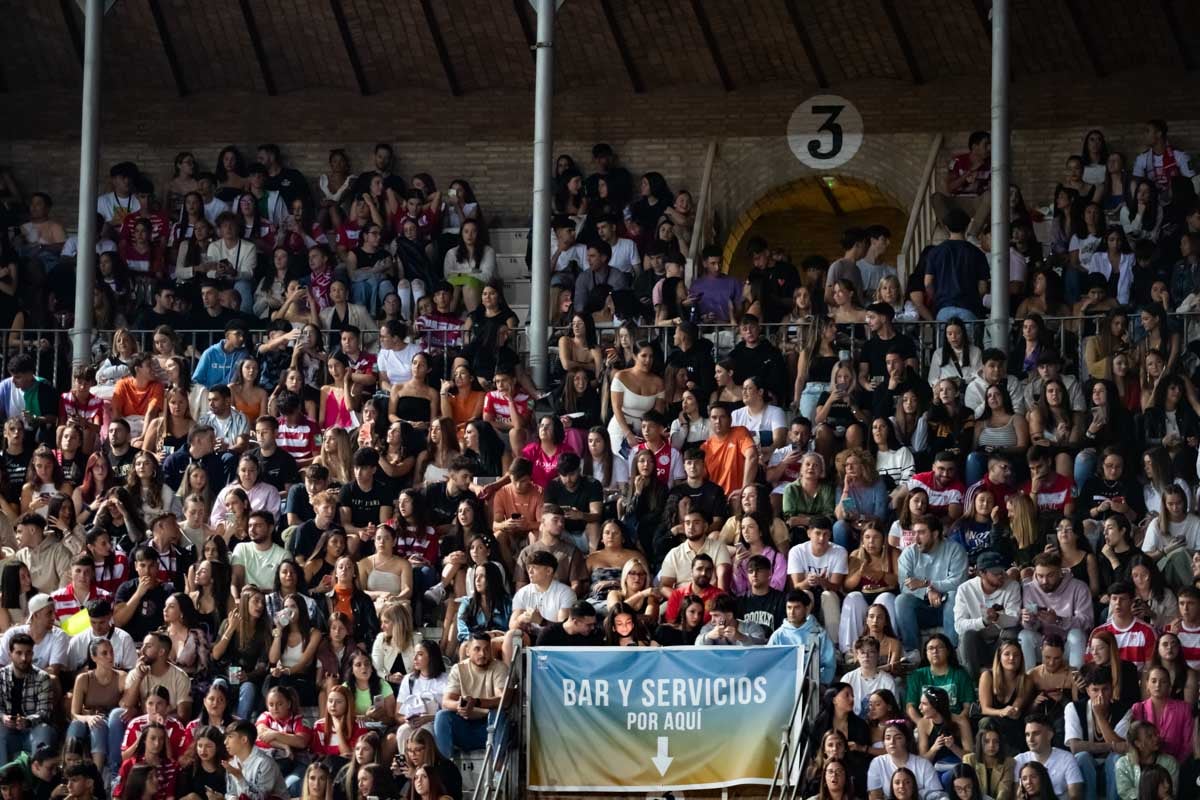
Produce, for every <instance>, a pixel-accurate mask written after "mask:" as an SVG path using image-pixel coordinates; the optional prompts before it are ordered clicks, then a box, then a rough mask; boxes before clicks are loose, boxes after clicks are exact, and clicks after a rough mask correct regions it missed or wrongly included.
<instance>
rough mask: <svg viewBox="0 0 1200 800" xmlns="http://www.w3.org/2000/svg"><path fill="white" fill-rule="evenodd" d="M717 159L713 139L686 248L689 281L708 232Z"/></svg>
mask: <svg viewBox="0 0 1200 800" xmlns="http://www.w3.org/2000/svg"><path fill="white" fill-rule="evenodd" d="M716 158H717V142H716V140H715V139H714V140H713V141H711V142H709V143H708V152H707V154H706V155H705V157H704V174H703V177H701V179H700V196H699V197H698V198H697V200H696V221H695V222H693V223H692V241H691V244H690V245H689V247H688V256H687V257H688V264H690V265H691V269H692V274H690V275H689V276H688V278H689V279H695V277H696V274H695V273H696V266H695V265H696V257H697V256H698V255H699V254H700V251H701V250H702V249H703V248H704V246H705V245H706V241H705V240H706V239H707V233H708V230H709V225H708V218H709V217H710V216H711V215H712V211H711V209H712V199H711V198H710V197H709V195H710V194H712V172H713V162H714V161H716Z"/></svg>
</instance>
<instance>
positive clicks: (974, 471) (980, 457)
mask: <svg viewBox="0 0 1200 800" xmlns="http://www.w3.org/2000/svg"><path fill="white" fill-rule="evenodd" d="M987 462H988V454H987V453H980V452H977V451H972V452H970V453H967V469H966V481H967V486H970V485H972V484H974V483H976V482H977V481H979V480H980V479H982V478H983V476H984V475H986V474H987Z"/></svg>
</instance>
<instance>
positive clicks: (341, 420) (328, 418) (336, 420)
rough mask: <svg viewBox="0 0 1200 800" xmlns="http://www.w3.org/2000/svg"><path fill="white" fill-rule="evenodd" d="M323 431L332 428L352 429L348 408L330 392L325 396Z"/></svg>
mask: <svg viewBox="0 0 1200 800" xmlns="http://www.w3.org/2000/svg"><path fill="white" fill-rule="evenodd" d="M324 427H325V430H327V431H328V430H332V429H333V428H346V429H347V430H348V429H350V428H353V427H354V425H353V420H351V419H350V406H348V405H347V404H346V402H345V401H344V400H338V399H337V397H336V396H335V395H334V393H333V392H332V391H331V392H329V394H327V395H325V423H324Z"/></svg>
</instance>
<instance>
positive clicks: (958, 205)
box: [933, 131, 992, 235]
mask: <svg viewBox="0 0 1200 800" xmlns="http://www.w3.org/2000/svg"><path fill="white" fill-rule="evenodd" d="M933 205H934V211H935V213H936V214H937V215H938V218H939V219H943V220H944V219H945V218H946V216H947V214H948V213H949V212H950V211H961V212H962V213H963V214H965V215H966V219H967V220H968V222H969V225H970V231H971V233H972V234H973V235H974V234H978V233H979V231H980V230H982V228H983V226H984V225H986V224H988V220H989V219H990V214H991V208H992V137H991V136H990V135H989V134H988V132H987V131H975V132H974V133H972V134H971V136H970V137H969V138H968V139H967V152H965V153H960V154H959V155H956V156H955V157H954V158H953V159H951V161H950V166H949V167H948V168H947V170H946V183H945V193H944V194H942V193H936V194H934V196H933ZM966 229H967V228H966V226H964V228H963V230H966Z"/></svg>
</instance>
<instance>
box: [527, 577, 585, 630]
mask: <svg viewBox="0 0 1200 800" xmlns="http://www.w3.org/2000/svg"><path fill="white" fill-rule="evenodd" d="M573 605H575V592H573V591H571V587H570V586H567V585H566V584H565V583H561V582H559V581H551V582H550V586H549V587H548V588H547V589H546V591H544V592H542V591H539V590H538V588H537V586H536V585H535V584H532V583H527V584H525V585H524V586H522V587H521V588H520V589H517V593H516V594H514V595H513V599H512V607H513V611H524V610H526V609H530V608H532V609H537V612H538V613H539V614H541V615H542V619H544V620H546V621H547V622H557V621H558V612H559V611H562V610H563V609H564V608H570V607H571V606H573Z"/></svg>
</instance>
